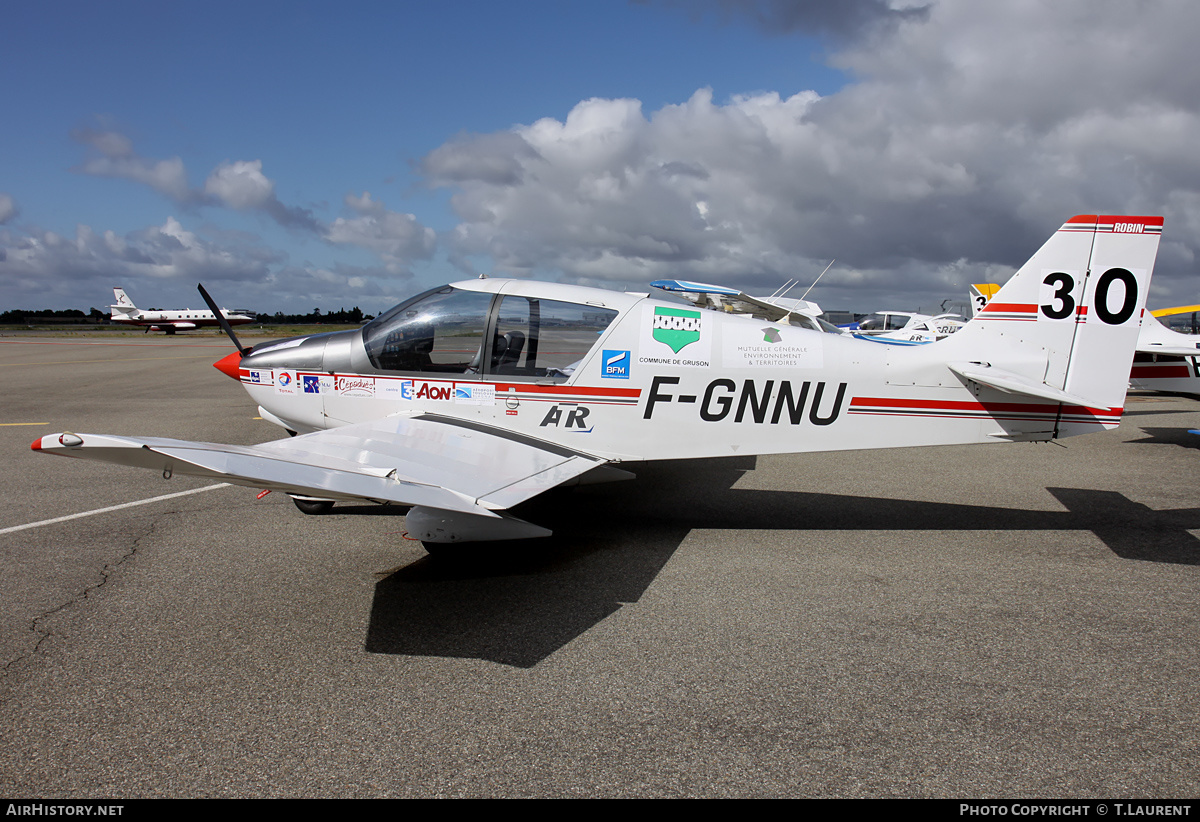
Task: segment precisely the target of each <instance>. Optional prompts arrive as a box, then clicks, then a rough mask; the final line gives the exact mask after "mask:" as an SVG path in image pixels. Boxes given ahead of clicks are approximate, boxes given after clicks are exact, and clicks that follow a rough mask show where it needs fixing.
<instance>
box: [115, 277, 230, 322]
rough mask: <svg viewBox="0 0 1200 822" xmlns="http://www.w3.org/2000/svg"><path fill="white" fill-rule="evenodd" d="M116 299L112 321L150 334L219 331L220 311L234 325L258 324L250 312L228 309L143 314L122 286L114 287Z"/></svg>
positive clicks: (144, 312) (187, 309)
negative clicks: (203, 329) (133, 326)
mask: <svg viewBox="0 0 1200 822" xmlns="http://www.w3.org/2000/svg"><path fill="white" fill-rule="evenodd" d="M113 296H114V297H115V298H116V300H117V301H116V303H115V304H113V305H110V306H109V308H110V309H111V310H112V321H113V322H115V323H124V324H125V325H137V326H145V328H146V333H147V334H149V333H150V332H151V331H166V332H167V333H168V334H174V333H175V332H176V331H191V330H193V329H196V328H204V327H209V328H216V327H218V326H220V325H221V322H220V320H218V319H217V315H216V311H218V310H219V311H220V312H221V316H222V317H224V318H225V321H226V322H228V323H229V324H230V325H245V324H246V323H252V322H254V317H253V316H252V315H251V314H250V313H249V312H242V311H238V310H234V311H230V310H229V309H228V308H222V309H211V310H199V309H192V308H184V309H182V310H178V311H157V310H156V311H143V310H142V309H140V308H138V307H137V306H136V305H134V304H133V300H131V299H129V295H127V294H126V293H125V289H123V288H121V287H119V286H114V287H113Z"/></svg>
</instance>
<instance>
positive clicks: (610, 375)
mask: <svg viewBox="0 0 1200 822" xmlns="http://www.w3.org/2000/svg"><path fill="white" fill-rule="evenodd" d="M631 359H632V357H631V356H630V354H629V352H628V351H604V352H603V356H602V357H601V358H600V376H601V377H605V378H607V379H610V380H627V379H629V361H630V360H631Z"/></svg>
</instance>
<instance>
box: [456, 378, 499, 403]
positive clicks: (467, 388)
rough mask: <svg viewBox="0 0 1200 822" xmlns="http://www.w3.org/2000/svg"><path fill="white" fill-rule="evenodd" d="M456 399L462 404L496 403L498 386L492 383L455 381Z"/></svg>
mask: <svg viewBox="0 0 1200 822" xmlns="http://www.w3.org/2000/svg"><path fill="white" fill-rule="evenodd" d="M454 401H455V402H456V403H458V404H460V405H495V404H496V386H494V385H492V384H491V383H487V384H481V383H475V382H471V383H461V382H460V383H455V384H454Z"/></svg>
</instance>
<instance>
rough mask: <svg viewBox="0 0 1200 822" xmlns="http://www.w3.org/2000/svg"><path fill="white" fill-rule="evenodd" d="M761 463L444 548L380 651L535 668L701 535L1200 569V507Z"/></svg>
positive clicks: (407, 597) (600, 496) (382, 598)
mask: <svg viewBox="0 0 1200 822" xmlns="http://www.w3.org/2000/svg"><path fill="white" fill-rule="evenodd" d="M1172 441H1174V440H1172ZM754 464H755V459H754V458H753V457H743V458H729V459H722V460H705V461H692V462H688V463H664V464H657V465H656V464H646V465H644V466H639V469H638V479H636V480H633V481H630V482H621V483H614V484H611V485H601V486H590V487H588V488H583V489H578V491H577V492H576V493H571V492H570V490H567V491H557V492H551V493H550V494H547V495H543V497H541V498H539V499H537V500H534V501H533V502H532V503H529V504H527V505H526V506H524V507H522V508H520V509H517V511H516V513H517V515H518V516H523V517H525V518H527V519H529V520H531V521H533V522H537V523H539V524H542V525H545V526H547V527H549V528H551V529H553V531H554V536H552V537H548V538H546V539H539V540H525V541H519V542H513V543H491V544H490V545H488V546H486V547H484V548H483V549H482V550H479V551H475V550H471V551H465V552H463V553H462V554H461V555H458V554H455V553H449V554H445V553H443V554H441V555H439V556H437V557H428V558H425V559H422V560H419V561H417V562H414V563H413V564H411V565H409V566H407V567H405V568H402V569H400V570H399V571H396V572H395V573H393V574H391V575H390V576H388V577H387V578H386V579H383V580H382V581H380V582H379V584H378V585H377V587H376V591H375V600H374V603H373V606H372V610H371V620H370V625H369V627H368V630H367V638H366V643H365V645H366V650H367V651H369V652H372V653H385V654H409V655H421V656H450V657H459V658H473V659H485V660H491V661H493V662H497V663H501V664H506V665H512V666H516V667H532V666H534V665H536V664H537V663H538V662H540V661H541V660H543V659H545V658H546V657H547V656H549V655H550V654H552V653H554V652H555V651H556V650H558V649H559V648H561V647H563V646H564V645H566V644H567V643H568V642H570V641H571V640H573V639H574V638H575V637H577V636H579V635H581V634H582V633H584V632H585V631H587V630H588V629H589V628H591V627H592V626H594V625H596V624H598V623H600V622H601V621H602V620H604V619H605V618H606V617H608V616H609V615H611V614H613V613H614V612H616V611H617V610H619V609H620V607H621V604H622V603H630V602H636V601H637V600H638V599H640V598H641V596H642V594H643V593H644V592H645V591H646V590H647V589H648V588H649V586H650V585H651V583H652V582H653V581H654V579H655V577H656V576H657V575H658V574H659V572H660V571H661V570H662V568H663V567H664V566H665V565H666V563H667V561H668V560H669V559H670V558H671V556H672V555H673V554H674V552H675V551H676V550H677V549H678V547H679V545H680V544H681V543H682V542H683V540H684V539H685V538H686V537H687V535H688V533H689V532H690V531H691V530H693V529H697V528H705V529H721V530H738V529H750V530H801V531H821V530H878V531H965V530H970V531H1090V532H1092V533H1094V534H1095V535H1096V536H1097V537H1098V538H1099V539H1100V540H1102V541H1103V542H1104V544H1105V545H1106V546H1108V548H1109V549H1110V550H1112V551H1113V553H1114V554H1116V555H1117V556H1120V557H1123V558H1125V559H1130V560H1141V561H1148V562H1165V563H1178V564H1186V565H1196V564H1200V540H1197V539H1196V537H1194V536H1192V535H1191V534H1189V533H1188V530H1189V529H1193V530H1194V529H1200V508H1183V509H1174V510H1166V511H1154V510H1151V509H1150V508H1148V507H1146V506H1145V505H1142V504H1140V503H1136V502H1133V501H1132V500H1130V499H1128V498H1127V497H1125V496H1124V495H1122V494H1120V493H1117V492H1112V491H1096V490H1085V489H1077V488H1048V489H1047V490H1048V491H1049V492H1050V493H1051V494H1053V495H1054V497H1055V498H1056V499H1057V500H1058V501H1059V502H1060V503H1062V505H1063V506H1064V507H1065V508H1066V509H1067V510H1066V511H1028V510H1020V509H1012V508H998V507H989V506H980V505H956V504H947V503H930V502H914V501H910V500H893V499H881V498H878V497H853V496H842V495H838V494H822V493H808V492H795V491H769V490H748V489H735V488H732V487H731V486H732V485H733V484H734V483H735V482H736V481H737V480H738V478H739V477H741V475H742V473H743V472H744V471H746V470H748V469H753V467H754Z"/></svg>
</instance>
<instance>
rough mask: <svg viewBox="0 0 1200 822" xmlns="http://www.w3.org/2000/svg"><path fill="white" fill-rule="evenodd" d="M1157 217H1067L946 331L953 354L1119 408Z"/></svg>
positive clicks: (1159, 219) (1158, 226)
mask: <svg viewBox="0 0 1200 822" xmlns="http://www.w3.org/2000/svg"><path fill="white" fill-rule="evenodd" d="M1162 225H1163V220H1162V217H1123V216H1109V215H1094V214H1082V215H1078V216H1075V217H1072V218H1071V219H1070V220H1068V221H1067V222H1066V223H1064V224H1063V226H1062V228H1060V229H1059V230H1058V231H1056V232H1055V233H1054V236H1052V237H1051V238H1050V239H1049V240H1047V241H1046V244H1045V245H1043V246H1042V247H1041V249H1039V250H1038V252H1037V253H1036V254H1034V255H1033V257H1032V258H1030V260H1029V262H1027V263H1025V265H1023V266H1021V269H1020V270H1019V271H1017V273H1016V274H1014V275H1013V277H1012V279H1010V280H1009V281H1008V282H1007V283H1006V284H1005V285H1004V286H1003V287H1002V288H1001V289H1000V290H999V291H998V292H997V293H996V294H995V296H994V297H992V298H991V300H990V301H988V302H987V304H986V305H985V306H984V307H983V309H982V310H981V311H980V312H979V313H978V314H977V315H976V316H975V318H974V319H973V320H972V321H971V322H970V323H968V324H967V326H966V327H965V328H964V329H962V330H961V331H960V332H958V333H957V334H955V335H954V336H953V337H952V338H950V340H948V341H947V342H952V343H953V346H952V349H953V353H954V355H955V356H963V357H964V358H965V359H967V360H969V361H972V362H987V363H989V364H990V365H993V366H996V367H999V368H1004V369H1005V370H1007V371H1010V372H1013V373H1014V374H1018V375H1020V376H1021V377H1022V378H1024V379H1025V380H1027V381H1030V382H1031V383H1032V384H1033V385H1034V386H1037V385H1041V386H1046V387H1049V388H1050V389H1056V390H1059V391H1062V392H1064V393H1065V394H1067V395H1070V396H1072V397H1077V398H1082V399H1085V400H1086V401H1087V404H1088V406H1089V407H1091V408H1098V409H1119V408H1120V407H1121V406H1122V405H1123V404H1124V401H1125V391H1126V389H1127V388H1128V383H1129V367H1130V364H1131V363H1132V362H1133V352H1134V348H1135V347H1136V345H1137V338H1138V330H1139V328H1140V326H1141V318H1142V314H1143V312H1144V311H1145V306H1146V293H1147V291H1148V289H1149V285H1150V274H1151V272H1152V270H1153V268H1154V258H1155V256H1156V255H1157V253H1158V241H1159V238H1160V236H1161V235H1162ZM947 353H950V351H949V350H947ZM1049 393H1050V394H1052V393H1053V392H1049Z"/></svg>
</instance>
